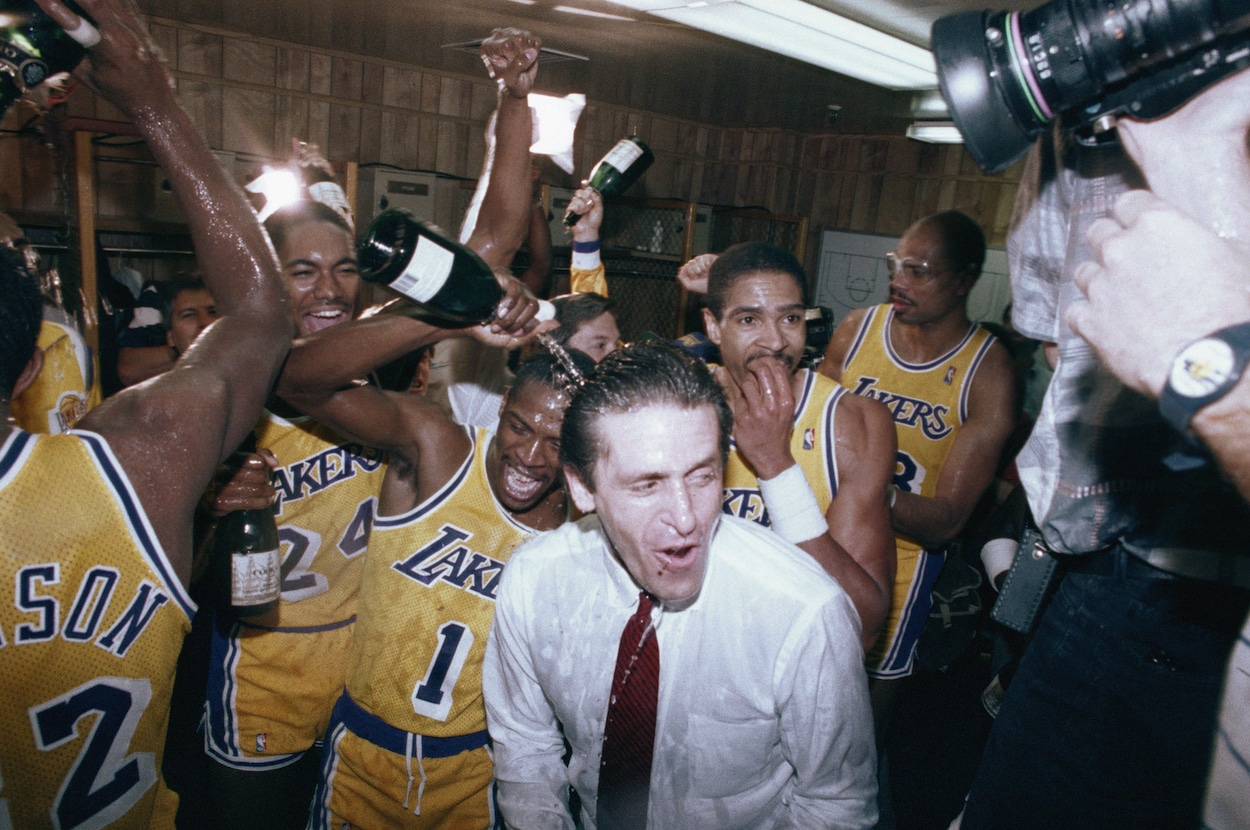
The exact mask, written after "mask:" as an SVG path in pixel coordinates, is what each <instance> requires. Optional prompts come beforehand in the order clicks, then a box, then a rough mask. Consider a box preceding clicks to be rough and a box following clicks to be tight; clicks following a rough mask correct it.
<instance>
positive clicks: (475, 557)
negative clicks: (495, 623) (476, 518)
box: [391, 525, 504, 602]
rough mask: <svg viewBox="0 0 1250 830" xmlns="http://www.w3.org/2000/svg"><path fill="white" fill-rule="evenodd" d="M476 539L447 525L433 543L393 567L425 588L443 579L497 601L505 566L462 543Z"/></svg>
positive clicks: (453, 526)
mask: <svg viewBox="0 0 1250 830" xmlns="http://www.w3.org/2000/svg"><path fill="white" fill-rule="evenodd" d="M472 536H473V534H472V533H470V532H469V531H467V530H462V529H461V528H458V527H456V526H455V525H443V526H442V528H440V530H439V535H438V536H437V537H436V538H435V539H433V540H432V541H431V542H430V543H429V544H427V545H425V546H424V547H422V548H420V549H418V550H417V551H415V552H414V553H413V554H412V555H411V556H409V557H408V558H407V559H403V560H400V561H399V562H396V563H395V564H393V565H391V567H392V568H394V569H395V570H397V571H399V572H400V573H401V574H403V575H404V576H406V577H408V578H409V579H412V580H415V581H417V582H419V583H421V584H422V585H425V586H430V585H433V584H434V583H435V582H437V581H440V580H441V581H443V582H446V583H447V584H449V585H454V586H455V587H457V588H460V589H462V590H465V591H469V592H470V593H473V594H476V595H478V596H480V597H483V598H485V599H488V600H490V601H491V602H494V601H495V594H496V592H497V591H498V590H499V577H500V576H502V575H503V565H504V563H502V562H499V561H497V560H495V559H491V558H490V557H489V556H486V555H485V554H482V553H478V552H477V551H475V550H471V549H470V548H468V547H466V546H465V545H462V544H460V543H461V542H467V541H468V540H469V539H470V538H472Z"/></svg>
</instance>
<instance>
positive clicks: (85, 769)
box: [30, 677, 157, 830]
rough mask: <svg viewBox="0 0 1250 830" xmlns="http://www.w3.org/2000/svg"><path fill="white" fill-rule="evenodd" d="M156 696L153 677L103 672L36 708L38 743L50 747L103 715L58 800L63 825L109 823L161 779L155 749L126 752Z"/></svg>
mask: <svg viewBox="0 0 1250 830" xmlns="http://www.w3.org/2000/svg"><path fill="white" fill-rule="evenodd" d="M151 700H152V685H151V683H150V682H149V681H148V680H147V679H137V678H128V677H98V678H96V679H95V680H92V681H90V682H89V683H84V684H83V685H81V686H79V687H78V688H76V689H74V690H73V691H70V692H67V693H66V694H63V695H61V696H60V697H58V698H55V699H54V700H49V701H48V702H46V703H42V704H40V705H38V706H32V707H31V709H30V722H31V724H32V725H33V727H34V730H35V745H36V746H37V747H39V749H41V750H43V751H44V752H51V751H53V750H55V749H57V748H59V747H61V746H64V745H65V744H68V743H69V742H70V741H73V740H75V739H77V738H78V737H79V735H78V724H79V722H80V721H81V720H82V719H83V718H84V717H85V716H87V715H89V714H92V713H95V714H96V715H97V717H96V718H95V720H94V724H93V725H92V727H91V732H90V733H89V734H88V735H87V739H86V741H84V743H83V747H82V749H81V750H79V752H78V758H77V759H75V761H74V765H73V766H72V767H71V768H70V771H69V774H68V775H67V776H66V778H65V781H64V783H62V784H61V789H60V791H59V792H58V793H57V797H56V800H55V801H54V802H53V805H52V814H53V816H55V818H56V823H57V825H58V826H59V827H60V828H62V830H70V829H71V828H81V829H82V830H96V828H103V827H107V826H108V825H109V824H112V823H113V822H114V821H116V820H117V819H119V818H121V817H122V816H124V815H125V814H126V812H127V811H129V810H130V808H131V807H133V806H134V805H135V804H136V803H137V802H138V801H139V799H141V798H142V797H143V795H144V793H146V792H147V791H148V790H149V789H150V788H151V787H152V785H153V784H155V783H156V778H157V773H156V756H155V753H152V752H136V753H133V754H131V755H127V754H126V753H127V752H129V750H130V741H131V739H132V738H133V737H134V734H135V729H136V728H137V727H138V726H139V719H140V718H141V717H143V712H144V710H145V709H147V706H148V703H149V702H150V701H151Z"/></svg>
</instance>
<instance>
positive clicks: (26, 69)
mask: <svg viewBox="0 0 1250 830" xmlns="http://www.w3.org/2000/svg"><path fill="white" fill-rule="evenodd" d="M0 62H3V63H4V64H5V65H6V69H8V70H9V71H10V72H12V73H13V75H14V76H15V77H17V78H19V79H21V82H22V85H23V86H24V87H26V88H27V89H30V88H31V87H36V86H39V84H41V83H43V79H44V78H46V77H48V65H47V64H46V63H44V62H43V61H42V60H40V59H39V58H37V57H35V56H33V55H30V54H27V53H26V52H24V51H22V50H21V49H19V48H18V47H17V46H15V45H14V44H13V42H12V41H8V40H5V41H0Z"/></svg>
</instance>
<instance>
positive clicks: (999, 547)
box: [981, 539, 1020, 585]
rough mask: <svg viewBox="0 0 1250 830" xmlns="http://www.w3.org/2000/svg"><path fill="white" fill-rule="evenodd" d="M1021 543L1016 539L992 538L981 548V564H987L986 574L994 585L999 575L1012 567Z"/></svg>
mask: <svg viewBox="0 0 1250 830" xmlns="http://www.w3.org/2000/svg"><path fill="white" fill-rule="evenodd" d="M1019 547H1020V543H1019V542H1017V541H1016V540H1015V539H991V540H989V541H988V542H986V543H985V545H984V546H983V547H982V548H981V564H983V565H985V574H986V576H988V577H989V578H990V584H991V585H994V584H995V580H997V579H998V575H999V574H1001V573H1003V572H1004V571H1006V570H1007V569H1008V568H1010V567H1011V563H1012V562H1013V561H1015V558H1016V550H1017V549H1018V548H1019Z"/></svg>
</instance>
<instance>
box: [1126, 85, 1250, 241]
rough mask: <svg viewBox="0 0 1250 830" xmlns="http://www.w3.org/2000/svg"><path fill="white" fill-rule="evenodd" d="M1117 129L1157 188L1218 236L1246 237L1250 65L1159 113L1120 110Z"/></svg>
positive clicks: (1249, 226) (1249, 225) (1249, 222)
mask: <svg viewBox="0 0 1250 830" xmlns="http://www.w3.org/2000/svg"><path fill="white" fill-rule="evenodd" d="M1118 131H1119V134H1120V139H1121V141H1122V142H1123V143H1124V149H1125V150H1127V151H1128V154H1129V156H1131V157H1132V159H1133V161H1135V162H1137V166H1138V167H1140V168H1141V171H1142V173H1143V174H1144V175H1145V176H1146V181H1147V182H1149V184H1150V189H1151V191H1152V192H1153V193H1154V194H1155V195H1156V196H1158V197H1159V198H1161V199H1163V200H1164V201H1165V202H1169V203H1170V204H1171V205H1173V206H1174V207H1177V208H1179V209H1180V210H1182V211H1184V212H1185V213H1187V214H1189V215H1190V216H1192V217H1193V218H1194V219H1196V220H1198V221H1199V222H1201V223H1202V224H1203V225H1205V226H1206V227H1208V228H1210V229H1211V230H1213V231H1215V232H1216V233H1218V234H1219V235H1220V236H1222V237H1224V238H1226V239H1230V238H1231V239H1238V240H1241V241H1242V242H1243V243H1245V244H1250V152H1248V151H1247V146H1246V136H1247V132H1248V131H1250V70H1242V71H1241V72H1239V73H1237V74H1236V75H1233V76H1231V77H1228V78H1225V79H1224V80H1222V81H1220V82H1219V83H1218V84H1216V85H1215V86H1213V87H1211V88H1210V89H1207V90H1204V91H1203V92H1202V93H1201V94H1199V95H1197V96H1195V97H1194V98H1193V99H1192V100H1190V101H1188V102H1187V103H1186V104H1185V105H1184V106H1182V107H1181V108H1180V109H1178V110H1176V111H1175V112H1173V113H1172V114H1170V115H1167V116H1164V117H1163V118H1156V119H1155V120H1153V121H1136V120H1134V119H1131V118H1122V119H1120V121H1119V124H1118Z"/></svg>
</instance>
